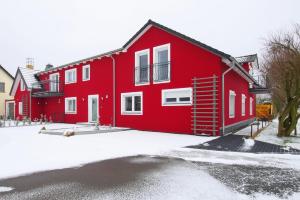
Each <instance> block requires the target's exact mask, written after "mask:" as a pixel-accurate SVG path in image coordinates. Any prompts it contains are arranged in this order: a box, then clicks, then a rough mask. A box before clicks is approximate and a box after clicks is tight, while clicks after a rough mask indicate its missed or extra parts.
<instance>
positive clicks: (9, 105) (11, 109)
mask: <svg viewBox="0 0 300 200" xmlns="http://www.w3.org/2000/svg"><path fill="white" fill-rule="evenodd" d="M5 110H6V113H5V115H6V118H7V119H15V102H13V101H12V102H6V109H5Z"/></svg>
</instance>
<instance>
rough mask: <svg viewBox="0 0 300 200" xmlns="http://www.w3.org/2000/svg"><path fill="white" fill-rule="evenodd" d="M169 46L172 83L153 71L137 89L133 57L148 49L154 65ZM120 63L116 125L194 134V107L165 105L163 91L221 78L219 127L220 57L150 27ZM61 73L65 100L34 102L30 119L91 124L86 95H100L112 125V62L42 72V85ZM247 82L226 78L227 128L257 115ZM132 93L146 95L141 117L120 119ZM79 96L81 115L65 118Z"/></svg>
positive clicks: (106, 120)
mask: <svg viewBox="0 0 300 200" xmlns="http://www.w3.org/2000/svg"><path fill="white" fill-rule="evenodd" d="M164 44H170V56H171V58H170V61H171V81H170V82H169V83H161V84H153V80H152V79H153V78H152V72H153V71H152V67H151V68H150V84H149V85H143V86H135V83H134V82H135V77H134V70H135V52H136V51H140V50H145V49H149V50H150V64H153V48H154V47H156V46H160V45H164ZM113 56H114V58H115V60H116V125H117V126H120V127H130V128H134V129H139V130H148V131H160V132H173V133H186V134H192V129H191V124H192V119H191V106H162V105H161V99H162V97H161V92H162V89H173V88H185V87H192V78H193V77H198V78H199V77H208V76H212V75H214V74H215V75H217V76H218V78H219V86H218V88H219V91H218V95H219V96H218V99H219V100H218V108H217V109H218V111H219V113H218V116H219V120H218V124H219V127H221V125H222V123H221V117H222V115H221V113H222V112H221V110H222V101H221V89H222V87H221V84H220V83H221V75H222V72H223V71H225V70H226V69H227V68H228V67H227V66H226V65H225V64H224V63H223V62H222V60H221V58H220V57H219V56H217V55H215V54H213V53H211V52H209V51H207V50H204V49H202V48H200V47H197V46H195V45H194V44H192V43H189V42H187V41H184V40H182V39H180V38H178V37H176V36H174V35H171V34H169V33H167V32H165V31H163V30H161V29H159V28H156V27H151V28H150V29H149V30H148V31H147V32H146V33H144V35H142V37H140V38H139V39H138V40H137V41H135V43H134V44H133V45H132V46H130V47H129V48H128V49H127V51H126V52H123V53H120V54H118V55H116V54H115V55H113ZM86 64H90V80H89V81H82V66H83V65H86ZM74 67H75V68H77V82H76V83H72V84H64V81H65V80H64V77H65V71H66V70H68V69H72V68H74ZM57 72H58V73H59V77H60V81H62V82H63V84H62V85H64V96H61V97H48V98H32V109H31V110H32V118H35V117H37V118H39V116H40V114H46V115H47V116H54V115H55V113H62V114H63V116H64V121H65V122H67V123H76V122H87V121H88V95H96V94H97V95H99V114H100V123H101V124H104V125H110V124H112V117H113V109H112V108H113V98H112V97H113V96H112V89H113V80H112V59H111V58H109V57H103V58H101V59H96V60H93V61H90V62H86V63H85V64H79V65H75V66H72V67H68V68H63V69H59V70H56V71H52V72H48V73H43V74H41V75H40V76H39V78H40V80H47V79H49V75H50V74H51V73H57ZM248 88H249V85H248V82H247V81H246V80H245V79H243V78H242V77H240V76H239V75H238V74H237V73H236V72H234V71H231V72H229V73H228V74H227V75H226V78H225V125H230V124H233V123H237V122H240V121H243V120H247V119H250V118H252V117H254V116H255V96H254V95H252V94H249V93H248ZM229 90H234V91H235V92H236V94H237V96H236V109H235V110H236V113H235V117H234V118H229V114H228V113H229V106H228V105H229ZM128 92H142V93H143V114H142V115H122V114H121V94H122V93H128ZM242 93H243V94H245V95H246V96H247V98H246V115H245V116H242V115H241V94H242ZM20 95H22V92H20V91H19V89H18V90H17V94H16V96H15V100H16V114H18V106H17V105H18V104H17V102H18V99H19V98H20ZM250 96H252V97H253V100H254V101H253V102H254V104H253V116H249V99H250V98H249V97H250ZM67 97H77V113H76V114H64V113H65V112H64V111H65V98H67Z"/></svg>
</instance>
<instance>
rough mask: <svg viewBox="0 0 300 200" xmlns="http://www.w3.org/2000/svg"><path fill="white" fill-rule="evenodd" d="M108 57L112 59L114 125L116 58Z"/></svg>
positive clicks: (114, 114) (114, 112)
mask: <svg viewBox="0 0 300 200" xmlns="http://www.w3.org/2000/svg"><path fill="white" fill-rule="evenodd" d="M109 57H110V58H111V59H112V63H113V66H112V67H113V122H112V126H113V127H115V126H116V60H115V58H114V57H113V56H112V54H111V55H109Z"/></svg>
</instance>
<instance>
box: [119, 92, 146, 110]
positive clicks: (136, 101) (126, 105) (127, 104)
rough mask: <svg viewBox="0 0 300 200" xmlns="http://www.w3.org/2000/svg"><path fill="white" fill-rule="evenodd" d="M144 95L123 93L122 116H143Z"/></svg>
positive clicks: (140, 93)
mask: <svg viewBox="0 0 300 200" xmlns="http://www.w3.org/2000/svg"><path fill="white" fill-rule="evenodd" d="M142 98H143V94H142V92H132V93H122V94H121V111H122V115H142V114H143V103H142V101H143V100H142Z"/></svg>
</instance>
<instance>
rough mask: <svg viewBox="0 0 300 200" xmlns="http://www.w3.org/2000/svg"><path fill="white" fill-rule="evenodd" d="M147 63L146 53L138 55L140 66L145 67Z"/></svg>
mask: <svg viewBox="0 0 300 200" xmlns="http://www.w3.org/2000/svg"><path fill="white" fill-rule="evenodd" d="M147 65H148V55H147V54H146V55H142V56H140V66H142V67H145V66H147Z"/></svg>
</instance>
